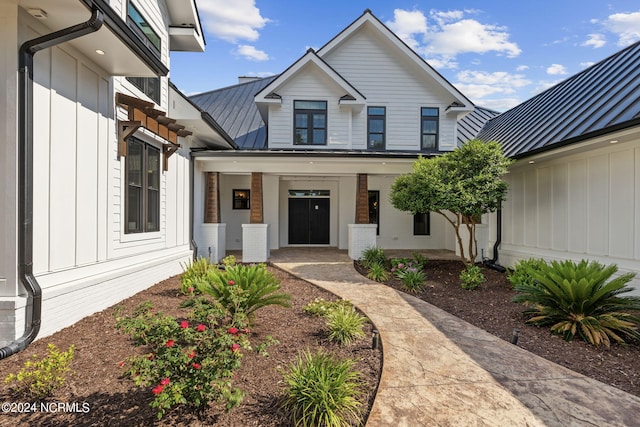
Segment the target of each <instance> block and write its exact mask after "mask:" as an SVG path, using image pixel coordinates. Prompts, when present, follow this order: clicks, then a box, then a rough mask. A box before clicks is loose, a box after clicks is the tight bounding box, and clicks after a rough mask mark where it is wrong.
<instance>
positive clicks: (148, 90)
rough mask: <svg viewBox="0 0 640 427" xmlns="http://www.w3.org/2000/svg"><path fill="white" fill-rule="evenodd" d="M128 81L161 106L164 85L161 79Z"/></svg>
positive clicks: (144, 78) (131, 78) (140, 78)
mask: <svg viewBox="0 0 640 427" xmlns="http://www.w3.org/2000/svg"><path fill="white" fill-rule="evenodd" d="M127 81H128V82H129V83H131V84H132V85H134V86H135V87H137V88H138V89H139V90H140V91H141V92H142V93H144V94H145V95H147V96H148V97H149V98H150V99H151V100H153V102H155V103H156V104H158V105H160V93H161V90H162V83H161V80H160V77H127Z"/></svg>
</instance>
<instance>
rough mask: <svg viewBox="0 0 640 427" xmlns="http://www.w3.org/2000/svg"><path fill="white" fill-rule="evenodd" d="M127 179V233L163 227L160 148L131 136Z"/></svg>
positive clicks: (128, 145)
mask: <svg viewBox="0 0 640 427" xmlns="http://www.w3.org/2000/svg"><path fill="white" fill-rule="evenodd" d="M125 180H126V182H127V186H126V189H125V192H126V194H125V218H126V224H125V233H144V232H150V231H160V150H159V149H157V148H155V147H153V146H152V145H149V144H146V143H145V142H143V141H141V140H139V139H137V138H134V137H131V138H129V141H128V142H127V156H126V157H125Z"/></svg>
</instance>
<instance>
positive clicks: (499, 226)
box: [484, 208, 507, 273]
mask: <svg viewBox="0 0 640 427" xmlns="http://www.w3.org/2000/svg"><path fill="white" fill-rule="evenodd" d="M500 243H502V208H500V209H498V210H497V211H496V242H495V243H494V244H493V258H491V259H487V260H484V265H486V266H487V267H489V268H491V269H493V270H496V271H499V272H501V273H504V272H505V271H507V270H506V269H505V268H504V267H503V266H501V265H500V264H498V247H499V246H500Z"/></svg>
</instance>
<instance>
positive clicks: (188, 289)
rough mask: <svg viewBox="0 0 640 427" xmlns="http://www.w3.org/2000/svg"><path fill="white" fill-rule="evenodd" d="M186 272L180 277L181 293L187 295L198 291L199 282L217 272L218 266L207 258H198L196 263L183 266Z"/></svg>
mask: <svg viewBox="0 0 640 427" xmlns="http://www.w3.org/2000/svg"><path fill="white" fill-rule="evenodd" d="M182 269H183V270H184V272H183V273H182V276H180V283H181V286H180V291H181V292H182V293H183V294H185V295H187V294H191V293H194V292H196V293H197V292H199V291H198V285H197V284H198V282H200V281H202V280H206V278H207V276H208V275H209V273H210V272H211V271H213V270H217V269H218V266H217V265H216V264H212V263H211V262H209V260H208V259H207V258H202V257H200V258H198V259H197V260H196V261H193V262H191V261H190V262H188V263H187V264H184V265H182Z"/></svg>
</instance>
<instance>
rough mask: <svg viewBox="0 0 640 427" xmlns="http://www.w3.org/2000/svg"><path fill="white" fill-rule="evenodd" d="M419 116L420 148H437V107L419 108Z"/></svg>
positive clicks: (438, 113) (438, 114)
mask: <svg viewBox="0 0 640 427" xmlns="http://www.w3.org/2000/svg"><path fill="white" fill-rule="evenodd" d="M420 116H421V120H420V122H421V125H420V133H421V140H420V149H421V150H435V149H437V148H438V119H439V116H440V112H439V109H438V108H433V107H422V108H421V109H420Z"/></svg>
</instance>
